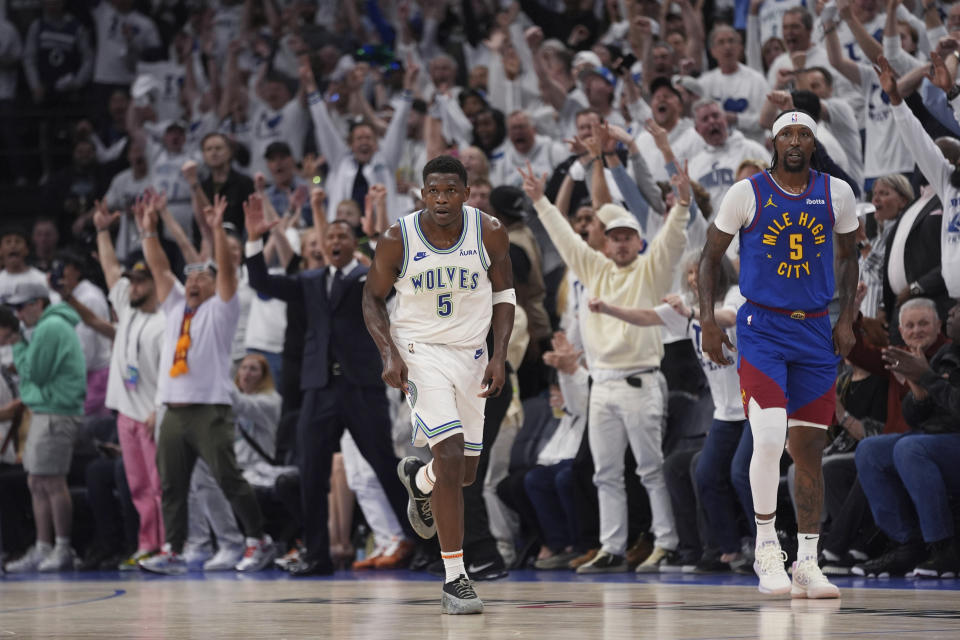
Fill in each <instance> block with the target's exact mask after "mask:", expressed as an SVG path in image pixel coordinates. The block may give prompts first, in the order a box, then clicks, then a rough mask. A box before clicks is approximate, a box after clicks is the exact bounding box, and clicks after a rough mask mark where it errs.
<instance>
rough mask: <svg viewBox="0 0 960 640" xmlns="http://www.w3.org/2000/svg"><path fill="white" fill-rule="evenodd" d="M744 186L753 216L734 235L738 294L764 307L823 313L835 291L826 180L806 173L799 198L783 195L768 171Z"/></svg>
mask: <svg viewBox="0 0 960 640" xmlns="http://www.w3.org/2000/svg"><path fill="white" fill-rule="evenodd" d="M749 180H750V183H751V185H752V186H753V191H754V195H755V196H756V201H757V211H756V214H755V215H754V217H753V221H752V222H751V223H750V226H749V227H745V228H743V229H741V230H740V291H741V292H742V293H743V295H744V296H745V297H746V298H747V299H748V300H752V301H753V302H757V303H759V304H762V305H767V306H769V307H776V308H779V309H786V310H802V311H817V310H820V309H825V308H826V306H827V303H829V302H830V300H831V299H832V298H833V291H834V286H835V285H834V278H833V237H832V236H833V225H834V216H833V204H832V202H831V201H830V176H829V175H828V174H825V173H820V172H816V171H813V170H811V171H810V181H809V186H808V187H807V190H806V191H805V192H804V193H802V194H800V195H793V194H789V193H786V192H785V191H783V190H782V189H781V188H780V187H779V186H777V184H776V183H775V182H774V181H773V178H772V177H770V173H769V172H768V171H762V172H760V173H758V174H756V175H754V176H752V177H751V178H749Z"/></svg>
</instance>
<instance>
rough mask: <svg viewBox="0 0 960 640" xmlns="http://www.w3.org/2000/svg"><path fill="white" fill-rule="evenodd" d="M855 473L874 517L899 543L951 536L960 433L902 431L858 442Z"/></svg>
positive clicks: (959, 488) (958, 488) (958, 487)
mask: <svg viewBox="0 0 960 640" xmlns="http://www.w3.org/2000/svg"><path fill="white" fill-rule="evenodd" d="M856 460H857V471H858V472H859V474H860V484H861V485H863V492H864V493H865V494H866V496H867V501H868V502H869V503H870V510H871V511H872V512H873V517H874V520H876V522H877V526H879V527H880V528H881V529H882V530H883V532H884V533H886V534H887V535H888V536H890V537H891V538H893V539H894V540H896V541H897V542H900V543H905V542H909V541H910V540H912V539H916V538H917V535H916V532H917V527H918V526H919V529H920V533H921V534H922V535H923V540H924V541H925V542H928V543H930V542H938V541H940V540H944V539H946V538H950V537H952V536H953V530H954V527H953V516H952V514H951V512H950V505H949V502H948V496H949V495H950V494H957V493H960V468H958V466H957V461H958V460H960V433H947V434H936V435H928V434H922V433H914V432H911V433H902V434H890V435H883V436H874V437H872V438H866V439H864V440H863V441H862V442H860V444H859V445H857V457H856Z"/></svg>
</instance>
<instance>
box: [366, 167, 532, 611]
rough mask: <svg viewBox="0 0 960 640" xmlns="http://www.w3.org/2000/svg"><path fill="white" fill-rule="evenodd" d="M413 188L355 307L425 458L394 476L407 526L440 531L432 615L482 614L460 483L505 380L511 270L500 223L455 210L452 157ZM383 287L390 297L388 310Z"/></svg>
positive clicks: (456, 178) (463, 193) (462, 197)
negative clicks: (412, 198) (438, 595)
mask: <svg viewBox="0 0 960 640" xmlns="http://www.w3.org/2000/svg"><path fill="white" fill-rule="evenodd" d="M423 184H424V187H423V190H422V192H421V193H422V197H423V202H424V207H425V208H424V209H423V210H422V211H417V212H414V213H411V214H409V215H406V216H403V217H402V218H400V220H398V221H397V223H396V224H394V225H393V226H392V227H390V228H389V229H388V230H387V232H386V233H385V234H384V235H383V236H382V237H381V239H380V242H379V243H378V244H377V252H376V255H375V256H374V259H373V266H372V267H370V273H369V274H368V275H367V284H366V287H365V289H364V292H363V315H364V319H365V320H366V323H367V330H368V331H369V332H370V335H371V336H373V340H374V342H375V343H376V344H377V347H378V348H379V350H380V356H381V357H382V358H383V380H384V382H386V383H387V384H388V385H390V386H391V387H395V388H398V389H402V390H403V391H404V393H405V394H406V396H407V402H408V403H409V405H410V408H411V414H412V416H411V417H412V422H413V443H414V445H416V446H423V445H429V447H430V451H431V453H432V454H433V460H431V461H430V462H429V463H427V464H423V463H422V462H420V461H419V460H418V459H417V458H414V457H408V458H405V459H403V460H401V461H400V465H399V467H398V469H397V472H398V474H399V476H400V480H401V482H402V483H403V485H404V486H405V487H406V489H407V492H408V493H409V494H410V499H409V504H408V508H407V515H408V517H409V518H410V524H411V525H412V526H413V529H414V531H416V532H417V533H418V534H419V535H420V536H422V537H424V538H430V537H432V536H433V535H434V533H436V534H437V536H438V537H439V539H440V551H441V557H442V558H443V564H444V569H445V571H446V578H445V580H444V585H443V595H442V599H441V611H443V613H450V614H462V613H482V612H483V603H482V602H481V601H480V598H478V597H477V593H476V591H474V588H473V583H472V582H471V581H470V579H469V577H468V576H467V572H466V569H465V568H464V564H463V550H462V547H463V487H465V486H469V485H471V484H473V482H474V480H476V475H477V465H478V463H479V460H480V457H479V456H480V453H481V451H482V448H483V413H484V405H485V404H486V399H487V398H489V397H494V396H497V395H499V393H500V389H501V388H502V387H503V385H504V380H505V373H504V369H505V363H506V356H507V343H508V342H509V340H510V333H511V331H512V330H513V316H514V307H515V305H516V294H515V292H514V289H513V267H512V266H511V264H510V255H509V240H508V238H507V231H506V229H505V228H504V227H503V225H502V224H501V223H500V222H499V221H498V220H497V219H496V218H494V217H492V216H489V215H487V214H485V213H483V212H481V211H480V210H479V209H476V208H474V207H465V206H464V202H465V201H466V200H467V198H468V197H469V195H470V189H469V188H468V187H467V171H466V169H465V168H464V167H463V165H462V164H461V163H460V161H459V160H456V159H455V158H451V157H450V156H439V157H437V158H434V159H433V160H431V161H430V162H428V163H427V165H426V166H425V167H424V169H423ZM392 289H396V292H397V299H396V301H395V306H394V308H393V311H392V312H391V313H390V314H389V315H388V313H387V306H386V298H387V296H388V295H389V294H390V291H391V290H392ZM491 323H492V325H493V353H492V354H487V353H485V351H486V337H487V333H488V332H489V331H490V326H491ZM488 359H489V361H488Z"/></svg>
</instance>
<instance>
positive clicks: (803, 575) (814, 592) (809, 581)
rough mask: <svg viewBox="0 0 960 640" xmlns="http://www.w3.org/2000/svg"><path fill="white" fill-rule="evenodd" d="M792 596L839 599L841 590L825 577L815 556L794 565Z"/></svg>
mask: <svg viewBox="0 0 960 640" xmlns="http://www.w3.org/2000/svg"><path fill="white" fill-rule="evenodd" d="M790 595H791V596H792V597H794V598H812V599H820V598H839V597H840V589H837V587H836V586H835V585H833V584H831V583H830V581H829V580H827V577H826V576H825V575H823V572H822V571H821V570H820V566H819V565H818V564H817V559H816V557H814V556H811V557H809V558H804V559H803V560H801V561H800V562H794V563H793V584H792V585H791V589H790Z"/></svg>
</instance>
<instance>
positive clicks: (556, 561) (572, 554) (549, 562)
mask: <svg viewBox="0 0 960 640" xmlns="http://www.w3.org/2000/svg"><path fill="white" fill-rule="evenodd" d="M578 557H580V552H578V551H564V552H563V553H557V554H554V555H552V556H550V557H549V558H544V559H542V560H537V561H536V562H534V563H533V568H534V569H539V570H541V571H554V570H557V569H566V570H568V571H569V570H570V561H571V560H573V559H574V558H578Z"/></svg>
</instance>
